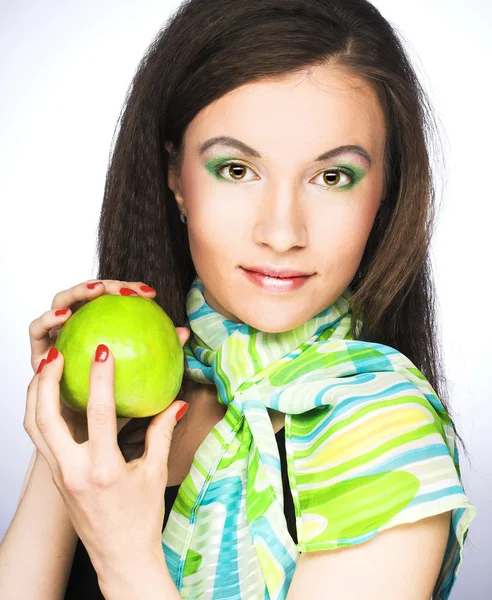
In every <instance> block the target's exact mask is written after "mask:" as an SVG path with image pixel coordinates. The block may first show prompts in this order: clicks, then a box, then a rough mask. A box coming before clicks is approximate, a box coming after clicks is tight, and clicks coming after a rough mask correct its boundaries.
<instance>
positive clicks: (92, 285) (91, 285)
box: [87, 281, 102, 290]
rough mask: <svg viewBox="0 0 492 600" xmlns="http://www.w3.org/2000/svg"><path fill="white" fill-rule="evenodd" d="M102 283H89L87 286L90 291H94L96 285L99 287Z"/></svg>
mask: <svg viewBox="0 0 492 600" xmlns="http://www.w3.org/2000/svg"><path fill="white" fill-rule="evenodd" d="M100 283H102V281H94V282H93V283H88V284H87V287H88V288H89V289H90V290H93V289H94V288H95V287H96V285H99V284H100Z"/></svg>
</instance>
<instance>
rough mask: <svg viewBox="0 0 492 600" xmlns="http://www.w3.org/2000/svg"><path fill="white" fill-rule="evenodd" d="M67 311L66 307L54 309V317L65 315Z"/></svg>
mask: <svg viewBox="0 0 492 600" xmlns="http://www.w3.org/2000/svg"><path fill="white" fill-rule="evenodd" d="M67 312H68V308H61V309H60V310H55V317H60V316H61V315H66V314H67Z"/></svg>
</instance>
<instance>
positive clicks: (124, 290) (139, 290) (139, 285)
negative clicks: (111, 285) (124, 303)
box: [113, 281, 156, 298]
mask: <svg viewBox="0 0 492 600" xmlns="http://www.w3.org/2000/svg"><path fill="white" fill-rule="evenodd" d="M115 283H116V284H117V289H116V290H115V291H114V292H113V293H115V294H120V295H121V296H131V295H132V293H133V294H136V295H138V296H143V297H145V298H153V297H154V296H155V295H156V291H155V290H154V288H152V287H150V285H147V284H145V283H143V281H131V282H124V281H117V282H115Z"/></svg>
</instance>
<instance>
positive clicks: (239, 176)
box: [214, 162, 354, 189]
mask: <svg viewBox="0 0 492 600" xmlns="http://www.w3.org/2000/svg"><path fill="white" fill-rule="evenodd" d="M226 169H227V170H226ZM248 169H249V170H251V169H250V167H248V166H246V165H243V164H242V163H238V162H229V163H225V164H222V165H218V166H217V167H215V169H214V171H215V172H216V173H217V174H218V176H219V177H221V178H222V179H225V180H226V181H252V180H251V179H249V180H248V179H245V173H246V172H247V170H248ZM224 170H226V171H225V172H226V173H227V175H228V177H225V176H224V175H223V174H222V171H224ZM320 175H321V176H322V177H323V182H322V184H321V185H322V186H324V187H328V188H337V189H341V188H345V187H347V186H351V184H352V183H353V182H354V175H352V174H349V173H346V172H345V171H342V170H341V169H328V170H326V171H322V172H321V173H318V175H317V177H319V176H320Z"/></svg>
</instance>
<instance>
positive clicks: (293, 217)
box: [253, 182, 308, 252]
mask: <svg viewBox="0 0 492 600" xmlns="http://www.w3.org/2000/svg"><path fill="white" fill-rule="evenodd" d="M284 184H285V182H284ZM273 188H274V189H273ZM265 191H266V193H265V196H264V197H263V198H262V199H261V200H260V202H259V206H258V214H257V216H256V220H255V225H254V229H253V239H254V241H255V243H257V244H266V245H268V246H270V247H271V248H272V249H273V250H274V251H275V252H286V251H287V250H289V249H290V248H293V247H295V246H299V247H304V246H306V245H307V243H308V232H307V227H306V215H305V214H304V208H303V206H302V205H301V198H300V197H299V194H298V193H297V192H296V190H295V189H294V188H293V186H290V185H283V186H281V185H278V186H272V187H271V188H269V189H268V190H265Z"/></svg>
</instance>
